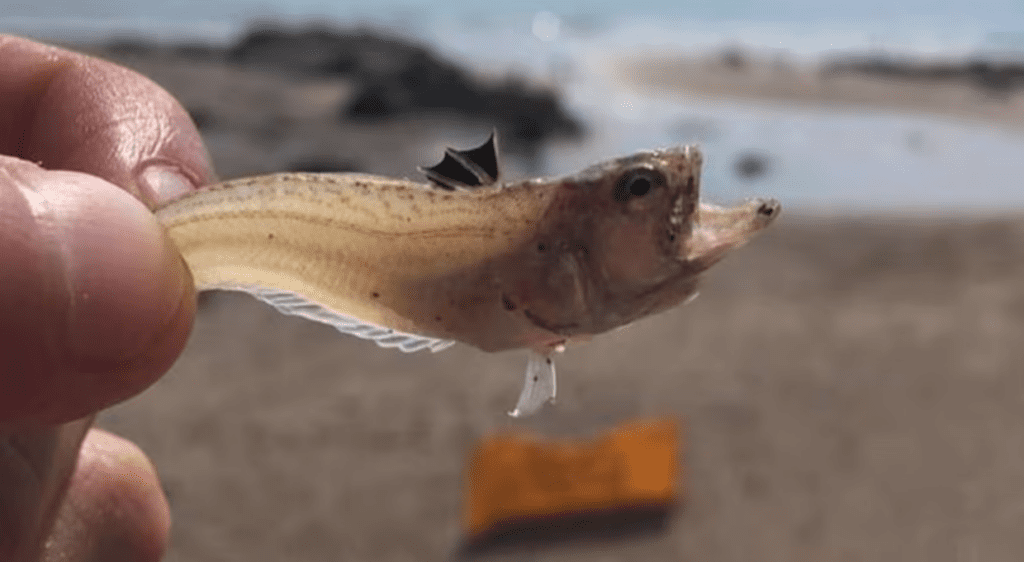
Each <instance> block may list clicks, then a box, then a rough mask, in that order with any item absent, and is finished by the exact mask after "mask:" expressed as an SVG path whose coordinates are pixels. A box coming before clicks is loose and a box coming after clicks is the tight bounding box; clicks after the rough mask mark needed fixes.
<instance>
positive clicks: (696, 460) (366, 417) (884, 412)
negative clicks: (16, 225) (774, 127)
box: [101, 217, 1024, 562]
mask: <svg viewBox="0 0 1024 562" xmlns="http://www.w3.org/2000/svg"><path fill="white" fill-rule="evenodd" d="M777 226H778V228H776V229H774V230H773V231H771V232H770V233H768V234H767V235H766V236H765V238H763V239H761V240H759V241H757V242H756V243H754V244H753V245H751V246H750V247H748V248H747V249H745V250H744V251H742V252H741V253H739V254H737V255H735V256H732V257H731V258H730V259H729V260H728V261H726V262H724V263H723V264H721V266H720V267H719V268H718V269H717V270H715V271H713V272H712V273H711V274H710V275H709V276H708V279H707V282H706V284H705V289H704V290H703V292H702V294H701V297H700V298H698V299H697V300H696V301H695V302H694V303H692V304H691V305H690V306H688V307H685V308H683V309H680V310H677V311H673V312H671V313H668V314H665V315H663V316H660V317H657V318H654V319H651V320H648V321H645V322H642V323H640V324H638V325H635V326H633V327H630V328H628V329H625V330H623V331H621V332H618V333H614V334H610V335H605V336H602V337H599V338H597V339H596V340H595V341H594V342H592V343H590V344H588V345H586V346H583V347H580V348H577V349H571V350H570V351H569V352H567V353H566V355H565V357H564V358H563V359H562V360H561V361H560V363H559V367H560V370H561V381H560V383H561V386H560V391H561V402H560V404H559V405H558V406H557V407H555V408H551V409H549V410H548V411H546V412H545V413H544V414H543V415H541V416H538V417H537V418H534V419H529V420H525V421H515V420H511V419H509V418H507V417H506V416H505V414H504V412H505V410H506V409H508V408H509V407H510V405H511V404H512V403H513V401H514V399H515V397H516V395H517V393H518V390H519V384H520V377H521V369H522V368H523V358H522V357H520V356H519V355H517V354H502V355H487V354H483V353H480V352H477V351H475V350H472V349H469V348H467V347H464V346H458V347H456V348H453V349H451V350H448V351H446V352H444V353H441V354H437V355H431V354H428V353H419V354H415V355H403V354H400V353H396V352H389V351H385V350H380V349H377V348H376V347H374V346H373V345H372V344H368V343H366V342H362V341H358V340H356V339H354V338H350V337H342V336H340V335H338V334H337V333H335V332H334V331H333V330H331V329H330V328H326V327H321V326H318V325H315V324H311V323H308V322H304V321H301V320H298V319H296V318H286V317H283V316H280V315H277V314H276V313H274V312H273V311H272V310H270V309H269V308H267V307H264V306H262V305H259V304H257V303H255V302H253V301H252V300H251V299H249V298H248V297H245V296H234V295H228V294H223V295H218V296H217V297H216V298H214V299H212V300H211V301H210V302H209V303H208V305H207V306H206V307H205V308H204V311H203V313H202V315H201V316H200V318H199V321H198V324H197V326H196V329H195V332H194V334H193V337H192V340H191V343H190V345H189V348H188V350H187V351H186V353H185V355H184V356H183V357H182V358H181V360H180V361H179V362H178V364H177V365H176V366H175V368H174V369H173V370H172V372H171V373H170V374H169V375H168V376H166V377H165V378H164V379H163V380H162V381H161V382H160V383H158V384H157V385H156V387H154V388H153V389H151V390H149V391H148V392H146V393H145V394H143V395H142V396H140V397H138V398H136V399H134V400H132V401H130V402H128V403H126V404H124V405H121V406H119V407H116V408H114V409H112V410H110V411H109V412H107V413H106V414H105V415H104V416H103V418H102V423H101V425H103V426H104V427H107V428H110V429H112V430H114V431H117V432H119V433H121V434H124V435H127V436H128V437H130V438H132V439H135V440H136V441H137V442H138V443H140V444H141V445H142V446H143V447H144V448H145V449H146V450H147V451H148V452H149V453H150V454H151V455H152V457H153V459H154V460H155V462H156V464H157V466H158V467H159V469H160V472H161V475H162V477H163V479H164V482H165V485H166V487H167V490H168V493H169V495H170V499H171V505H172V508H173V511H174V516H175V527H174V533H173V541H172V549H171V553H170V555H169V556H168V560H170V561H178V560H181V561H184V560H189V561H197V560H247V561H260V560H267V561H270V560H282V559H285V560H353V561H355V560H367V561H371V560H373V561H391V560H410V561H411V560H439V559H449V558H453V557H455V558H457V556H455V553H456V552H457V551H458V547H459V543H460V541H461V540H462V536H461V534H460V528H459V520H460V507H461V499H460V497H461V493H462V477H463V469H464V459H465V457H466V455H467V452H468V451H469V449H470V448H471V447H472V445H473V443H474V442H475V441H476V440H477V439H478V438H480V437H482V436H484V435H486V434H487V433H489V432H492V431H494V430H496V429H499V428H508V427H518V428H531V429H534V430H537V431H540V432H542V433H544V434H550V435H566V434H572V435H580V436H587V435H590V434H593V433H596V432H599V431H602V430H604V429H606V428H608V427H609V426H610V425H611V424H614V423H616V422H618V421H622V420H626V419H629V418H633V417H635V416H644V415H653V414H656V415H672V416H677V417H678V418H679V419H680V420H685V422H686V423H687V425H688V431H687V433H688V434H689V443H688V452H687V456H686V464H687V475H686V478H685V480H684V482H683V485H684V487H685V488H686V489H687V490H688V493H687V498H686V501H685V503H684V505H683V506H682V508H681V509H680V510H679V511H678V512H677V513H676V514H675V515H674V517H673V518H672V519H671V520H670V521H669V524H668V528H667V529H666V530H665V531H664V532H663V533H656V534H653V535H644V536H627V537H623V538H619V539H615V540H608V541H582V542H580V541H569V542H566V543H559V544H552V545H542V546H533V547H529V548H527V549H526V550H515V549H513V550H512V551H511V552H505V553H499V554H495V555H490V556H486V557H485V558H487V559H495V560H523V559H528V560H703V561H720V560H721V561H724V560H765V561H770V560H778V561H789V562H792V561H798V560H808V561H810V560H814V561H822V560H893V561H896V560H899V561H907V562H909V561H917V560H919V561H927V562H939V561H944V560H949V561H954V560H1018V559H1020V558H1021V556H1024V535H1022V534H1021V533H1020V529H1021V528H1022V526H1024V509H1021V506H1024V415H1022V412H1024V380H1022V378H1021V370H1022V368H1021V365H1024V346H1022V345H1021V342H1024V290H1022V287H1024V226H1021V221H1020V220H1019V218H1012V219H1006V220H1000V221H990V222H979V223H975V224H953V223H947V222H938V221H917V222H909V221H902V220H891V221H873V220H868V219H860V220H840V219H835V220H823V219H802V218H798V217H787V218H786V220H784V221H782V222H781V223H780V224H778V225H777Z"/></svg>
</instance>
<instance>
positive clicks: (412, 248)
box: [156, 145, 778, 414]
mask: <svg viewBox="0 0 1024 562" xmlns="http://www.w3.org/2000/svg"><path fill="white" fill-rule="evenodd" d="M485 146H486V145H485ZM451 153H454V154H455V155H456V156H459V155H461V156H462V157H463V158H461V160H460V161H461V162H463V163H464V164H465V166H466V167H467V168H470V169H472V170H474V172H475V173H476V175H477V176H478V177H481V178H484V181H483V182H481V183H484V184H486V185H481V186H477V187H474V188H472V189H458V190H446V189H440V188H438V187H437V186H435V185H433V184H426V183H416V182H412V181H408V180H400V179H389V178H383V177H377V176H370V175H364V174H302V173H290V174H276V175H270V176H264V177H256V178H247V179H240V180H233V181H228V182H224V183H221V184H217V185H215V186H211V187H208V188H205V189H202V190H199V191H197V192H194V193H191V194H189V195H187V196H185V197H183V198H181V199H178V200H176V201H173V202H171V203H169V204H167V205H165V206H164V207H162V208H160V209H157V211H156V214H157V216H158V217H159V219H160V221H161V222H162V223H163V224H164V225H165V227H166V228H167V231H168V233H169V235H170V237H171V239H172V240H174V242H175V243H176V244H177V246H178V247H179V249H180V250H181V253H182V255H183V256H184V258H185V261H186V262H187V263H188V266H189V268H190V269H191V271H192V275H193V278H194V279H195V282H196V286H197V288H198V289H200V290H202V289H210V288H221V289H234V290H243V291H247V292H250V293H252V294H254V295H256V296H257V297H258V298H261V299H263V300H265V301H267V302H269V303H271V304H273V305H274V306H276V307H278V309H279V310H282V311H283V312H286V313H290V314H300V315H303V316H306V317H308V318H311V319H314V320H318V321H321V322H326V323H329V324H332V325H335V326H336V327H338V328H339V329H341V330H342V331H346V332H349V333H354V334H356V335H359V336H361V337H368V338H370V339H374V340H376V341H377V342H378V343H380V344H381V345H385V346H392V347H401V348H402V349H405V350H407V351H408V350H414V349H421V348H430V349H434V350H438V349H441V348H443V347H445V346H446V345H447V343H448V342H449V341H452V340H454V341H461V342H464V343H468V344H471V345H474V346H476V347H478V348H480V349H483V350H486V351H499V350H504V349H516V348H528V349H532V350H533V351H535V352H537V354H538V355H536V356H533V357H531V362H530V365H529V366H528V369H527V384H526V388H524V392H523V396H521V397H520V404H519V406H518V407H517V410H516V412H515V413H517V414H520V413H529V412H531V411H533V410H536V409H537V408H538V407H540V405H541V404H543V403H544V402H546V401H548V400H550V399H552V398H553V397H554V393H555V386H554V385H555V382H554V367H553V364H552V362H551V360H550V354H551V353H552V352H553V351H554V350H557V349H560V348H561V346H562V344H564V343H565V342H567V341H569V340H571V339H574V338H577V339H578V338H586V337H589V336H590V335H593V334H597V333H601V332H604V331H607V330H610V329H612V328H615V327H617V326H620V325H624V324H627V323H630V322H632V321H634V320H636V319H639V318H642V317H643V316H647V315H649V314H652V313H655V312H658V311H661V310H665V309H667V308H670V307H672V306H674V305H676V304H679V303H680V302H682V301H684V300H685V299H687V298H688V297H690V296H692V295H693V294H695V290H696V284H697V278H698V276H699V274H700V273H701V272H702V271H703V270H705V269H706V268H707V267H710V265H712V264H713V263H715V262H717V261H718V260H719V259H720V258H721V257H722V256H723V255H724V254H725V253H726V252H727V251H728V250H731V249H733V248H735V247H738V246H740V245H742V244H743V243H745V242H746V241H747V240H748V239H749V238H750V237H752V236H753V235H754V234H755V233H756V232H758V231H760V230H761V229H763V228H764V227H765V226H767V225H768V224H769V223H770V222H771V221H772V220H774V218H775V217H776V216H777V215H778V204H777V203H775V202H774V201H760V200H756V201H752V202H748V203H746V204H743V205H740V206H738V207H734V208H731V209H722V208H718V207H713V206H709V205H701V204H699V202H698V187H699V177H700V166H701V157H700V153H699V152H698V151H697V149H696V148H694V147H679V148H672V149H664V150H661V151H650V152H641V153H638V154H635V155H633V156H628V157H624V158H619V159H616V160H610V161H608V162H605V163H602V164H598V165H596V166H593V167H591V168H588V169H587V170H584V171H582V172H580V173H579V174H575V175H572V176H566V177H562V178H548V179H535V180H527V181H521V182H511V183H502V182H500V181H496V179H495V181H492V182H490V183H489V184H487V183H488V182H487V176H486V174H481V173H480V170H479V169H478V168H476V167H474V164H473V163H472V162H469V163H466V162H465V158H464V157H465V155H466V153H459V152H457V151H451V152H450V154H451ZM428 173H429V171H428ZM493 175H494V176H497V173H496V170H495V173H494V174H493ZM434 176H438V174H436V173H435V174H434ZM444 179H445V178H444V177H443V176H442V180H444ZM455 183H456V184H458V182H455ZM547 379H550V380H547ZM538 384H539V385H540V386H538ZM531 385H532V386H531Z"/></svg>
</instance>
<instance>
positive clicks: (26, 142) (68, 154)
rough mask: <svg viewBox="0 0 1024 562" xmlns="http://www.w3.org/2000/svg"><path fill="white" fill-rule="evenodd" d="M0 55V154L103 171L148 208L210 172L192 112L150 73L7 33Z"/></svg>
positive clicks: (200, 182)
mask: <svg viewBox="0 0 1024 562" xmlns="http://www.w3.org/2000/svg"><path fill="white" fill-rule="evenodd" d="M0 60H2V61H3V64H2V65H0V99H2V100H4V103H2V104H0V154H7V155H10V156H16V157H18V158H22V159H25V160H29V161H31V162H35V163H38V164H40V165H41V166H43V167H44V168H47V169H50V170H75V171H80V172H86V173H89V174H92V175H95V176H99V177H101V178H104V179H106V180H107V181H110V182H111V183H113V184H115V185H118V186H120V187H122V188H124V189H126V190H127V191H128V192H129V193H131V194H133V195H135V196H136V197H138V198H139V199H141V200H142V201H144V202H145V203H146V204H147V205H148V206H150V207H152V206H153V205H154V204H155V203H157V202H159V201H163V200H166V199H169V198H171V197H174V196H176V195H180V194H181V193H183V192H184V191H187V190H188V189H194V188H195V187H198V186H202V185H206V184H209V183H211V182H212V181H214V174H213V170H212V167H211V165H210V159H209V155H208V154H207V152H206V149H205V147H204V145H203V142H202V138H201V137H200V136H199V133H198V131H196V128H195V126H194V125H193V123H192V120H191V118H190V117H189V115H188V113H187V112H186V111H185V110H184V109H183V108H182V107H181V105H180V104H178V102H177V101H175V100H174V98H173V97H172V96H171V95H170V94H168V93H167V92H166V91H165V90H163V89H162V88H160V87H159V86H158V85H156V84H155V83H153V82H152V81H151V80H149V79H148V78H145V77H143V76H141V75H139V74H137V73H135V72H132V71H130V70H128V69H126V68H124V67H121V66H118V65H115V64H113V63H110V62H107V61H103V60H100V59H97V58H94V57H89V56H86V55H82V54H80V53H74V52H71V51H65V50H63V49H58V48H56V47H51V46H49V45H43V44H41V43H36V42H33V41H28V40H25V39H21V38H17V37H10V36H4V35H0ZM174 176H177V177H179V178H180V179H181V181H177V182H174V181H170V182H163V183H161V181H160V180H162V179H163V180H166V179H167V178H168V177H172V178H173V177H174Z"/></svg>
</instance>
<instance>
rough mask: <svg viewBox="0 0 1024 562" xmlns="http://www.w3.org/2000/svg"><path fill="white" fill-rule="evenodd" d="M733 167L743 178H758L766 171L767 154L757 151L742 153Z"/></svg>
mask: <svg viewBox="0 0 1024 562" xmlns="http://www.w3.org/2000/svg"><path fill="white" fill-rule="evenodd" d="M733 169H735V170H736V175H738V176H739V177H741V178H743V179H746V180H755V179H760V178H762V177H764V176H765V175H766V174H767V173H768V155H766V154H761V153H757V152H748V153H746V154H742V155H740V157H739V158H737V159H736V163H735V164H734V165H733Z"/></svg>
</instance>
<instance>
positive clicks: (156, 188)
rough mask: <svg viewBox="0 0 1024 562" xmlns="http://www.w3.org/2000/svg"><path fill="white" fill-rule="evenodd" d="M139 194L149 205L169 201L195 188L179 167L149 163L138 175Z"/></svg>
mask: <svg viewBox="0 0 1024 562" xmlns="http://www.w3.org/2000/svg"><path fill="white" fill-rule="evenodd" d="M138 181H139V191H140V193H139V195H140V197H141V198H142V200H143V201H145V202H146V203H147V204H149V205H150V206H152V205H155V204H159V203H162V202H164V201H170V200H171V199H175V198H177V197H180V196H182V195H184V194H186V193H188V192H189V191H192V190H193V189H195V186H194V185H193V184H192V182H190V181H189V180H188V179H187V178H186V177H185V175H184V174H182V172H181V169H180V168H178V167H176V166H172V165H169V164H151V165H149V166H147V167H146V168H145V169H143V170H142V172H140V173H139V175H138Z"/></svg>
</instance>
